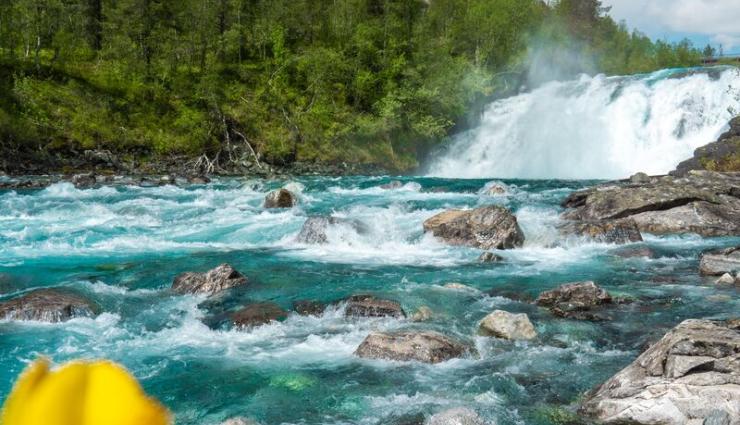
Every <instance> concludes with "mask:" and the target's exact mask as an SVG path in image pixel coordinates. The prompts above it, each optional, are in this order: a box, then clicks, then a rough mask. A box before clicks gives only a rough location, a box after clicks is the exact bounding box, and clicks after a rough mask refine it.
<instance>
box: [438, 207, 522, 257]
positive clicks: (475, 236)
mask: <svg viewBox="0 0 740 425" xmlns="http://www.w3.org/2000/svg"><path fill="white" fill-rule="evenodd" d="M424 231H425V232H431V233H432V234H433V235H434V236H436V237H438V238H440V239H442V240H444V241H445V242H447V243H449V244H451V245H466V246H472V247H476V248H480V249H510V248H516V247H520V246H522V244H524V232H522V229H521V228H520V227H519V224H518V223H517V220H516V217H515V216H514V214H512V213H511V211H509V210H508V209H506V208H504V207H500V206H496V205H490V206H486V207H481V208H476V209H473V210H469V211H463V210H449V211H445V212H442V213H439V214H437V215H435V216H434V217H431V218H429V219H428V220H426V221H425V222H424Z"/></svg>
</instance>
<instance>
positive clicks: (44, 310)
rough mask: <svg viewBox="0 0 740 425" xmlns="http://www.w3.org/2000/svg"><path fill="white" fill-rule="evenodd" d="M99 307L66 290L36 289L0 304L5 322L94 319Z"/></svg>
mask: <svg viewBox="0 0 740 425" xmlns="http://www.w3.org/2000/svg"><path fill="white" fill-rule="evenodd" d="M97 312H98V307H97V306H96V305H95V304H94V303H93V302H91V301H90V300H88V299H87V298H85V297H83V296H82V295H79V294H76V293H74V292H71V291H67V290H64V289H36V290H33V291H31V292H28V293H25V294H23V295H21V296H19V297H16V298H12V299H9V300H7V301H2V302H0V318H2V319H4V320H36V321H41V322H64V321H67V320H69V319H73V318H75V317H94V316H96V315H97Z"/></svg>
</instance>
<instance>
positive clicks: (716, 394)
mask: <svg viewBox="0 0 740 425" xmlns="http://www.w3.org/2000/svg"><path fill="white" fill-rule="evenodd" d="M739 353H740V332H738V331H737V330H736V329H733V328H731V327H730V326H729V325H728V324H727V323H722V322H712V321H708V320H686V321H684V322H682V323H681V324H679V325H678V326H676V327H675V328H673V329H672V330H670V331H669V332H668V333H667V334H666V335H665V336H663V338H661V339H660V340H659V341H658V342H657V343H655V344H653V345H652V346H651V347H650V348H649V349H648V350H647V351H645V352H644V353H642V354H641V355H640V356H639V357H638V358H637V359H636V360H635V361H634V362H632V364H630V365H629V366H627V367H626V368H624V369H622V370H621V371H620V372H618V373H617V374H616V375H614V376H613V377H612V378H610V379H609V380H607V381H606V382H604V383H603V384H602V385H601V386H599V387H598V388H596V389H595V390H593V391H592V392H590V393H589V394H587V396H586V398H585V401H584V402H583V404H582V406H581V413H583V414H585V415H587V416H589V417H591V418H593V419H595V420H596V421H598V422H599V423H604V424H627V423H629V424H702V423H703V424H709V423H729V424H734V423H737V421H738V420H740V404H739V401H740V361H738V356H739V355H740V354H739ZM717 418H719V419H723V418H724V419H727V418H729V419H730V421H729V422H727V421H725V422H712V421H713V420H715V419H717Z"/></svg>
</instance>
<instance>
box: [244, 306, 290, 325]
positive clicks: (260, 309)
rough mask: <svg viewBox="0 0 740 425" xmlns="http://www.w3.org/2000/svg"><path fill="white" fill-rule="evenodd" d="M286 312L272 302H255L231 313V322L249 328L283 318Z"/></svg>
mask: <svg viewBox="0 0 740 425" xmlns="http://www.w3.org/2000/svg"><path fill="white" fill-rule="evenodd" d="M287 317H288V312H287V311H285V310H283V309H282V308H281V307H280V306H279V305H277V304H275V303H272V302H264V303H255V304H250V305H248V306H246V307H243V308H241V309H239V310H237V311H236V312H234V313H232V314H231V322H232V323H233V324H234V326H236V327H240V328H251V327H255V326H260V325H266V324H268V323H270V322H277V321H282V320H285V319H286V318H287Z"/></svg>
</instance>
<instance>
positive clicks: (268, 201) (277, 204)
mask: <svg viewBox="0 0 740 425" xmlns="http://www.w3.org/2000/svg"><path fill="white" fill-rule="evenodd" d="M296 203H297V201H296V196H295V195H294V194H293V192H291V191H289V190H287V189H278V190H273V191H272V192H270V193H268V194H267V196H265V205H264V206H265V208H292V207H293V206H295V204H296Z"/></svg>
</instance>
